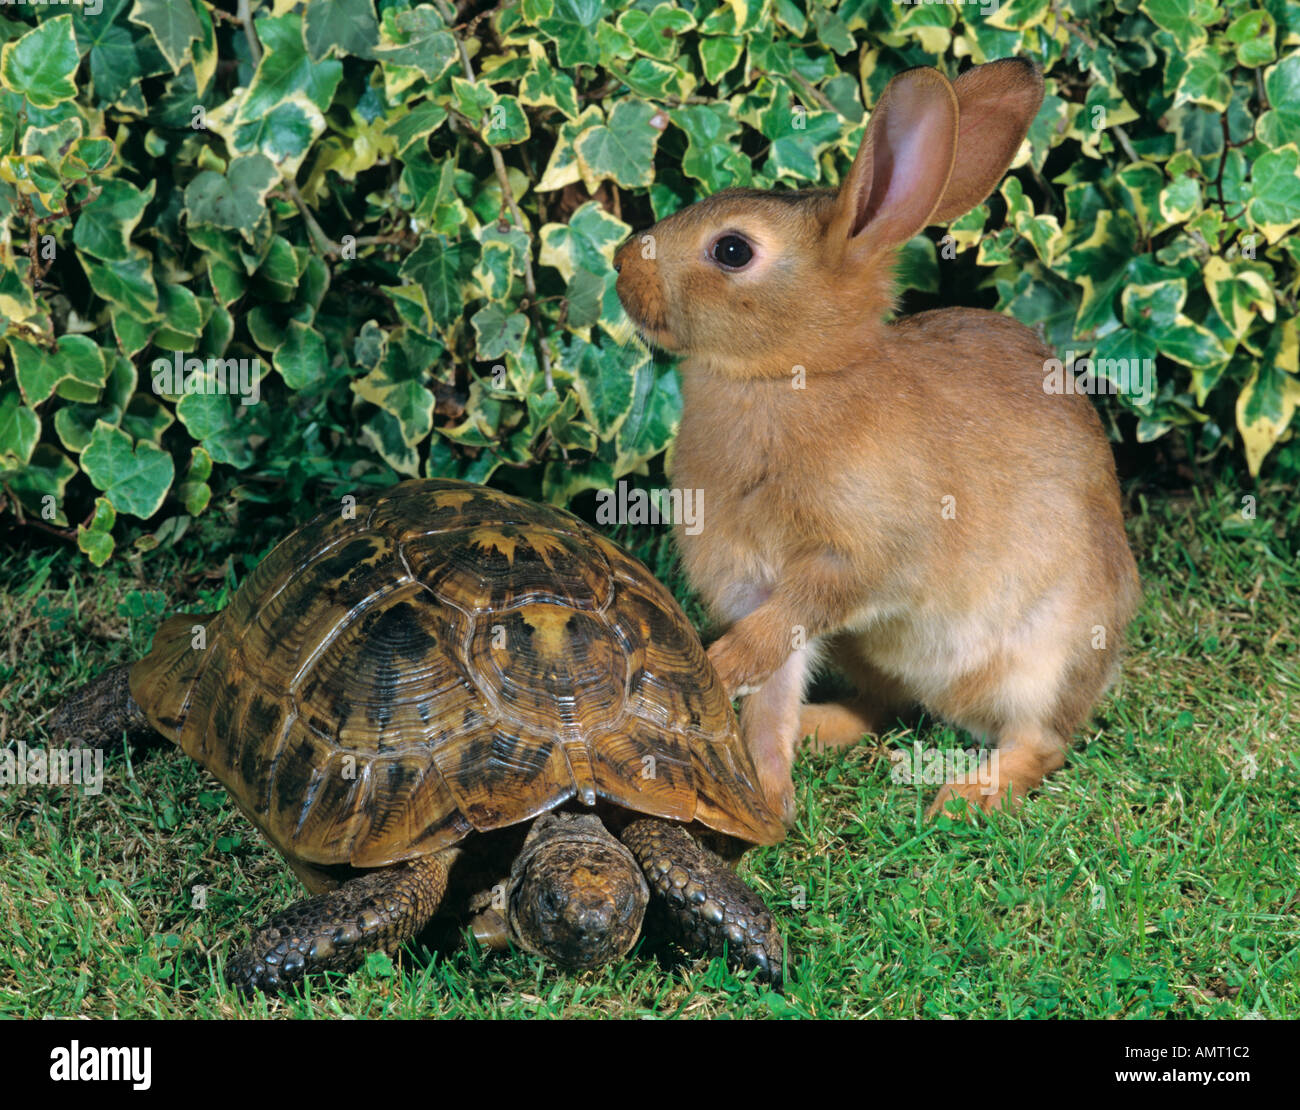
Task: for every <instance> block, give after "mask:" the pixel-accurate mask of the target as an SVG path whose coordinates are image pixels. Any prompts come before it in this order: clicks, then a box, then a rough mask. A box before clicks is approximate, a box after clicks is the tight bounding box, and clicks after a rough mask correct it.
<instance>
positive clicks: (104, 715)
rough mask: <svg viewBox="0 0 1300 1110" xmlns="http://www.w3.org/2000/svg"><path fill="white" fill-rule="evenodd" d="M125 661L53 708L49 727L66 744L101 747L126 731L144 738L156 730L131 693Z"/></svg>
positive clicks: (128, 664)
mask: <svg viewBox="0 0 1300 1110" xmlns="http://www.w3.org/2000/svg"><path fill="white" fill-rule="evenodd" d="M133 666H135V664H134V663H123V664H121V665H120V666H117V667H113V668H112V669H110V670H107V671H105V672H104V673H103V674H102V675H100V676H99V677H98V678H96V679H92V680H91V681H90V682H87V683H86V684H85V685H84V686H82V687H81V688H80V689H77V690H74V691H73V692H72V693H71V694H69V695H68V697H67V698H66V699H65V700H64V701H63V702H62V703H61V704H60V705H59V706H58V708H56V709H55V710H54V714H53V716H51V717H50V723H49V726H48V727H49V730H50V734H51V735H52V736H53V737H54V739H55V741H56V742H57V743H59V744H61V745H63V746H65V747H87V748H102V747H104V745H106V744H115V743H116V742H117V741H119V740H121V739H122V733H123V732H125V733H126V734H127V735H128V736H130V737H132V738H142V737H145V736H148V735H150V734H151V733H152V732H153V726H152V725H151V724H150V723H149V719H148V718H147V717H146V716H145V715H144V710H143V709H141V708H140V706H139V705H137V704H136V700H135V698H133V697H132V696H131V684H130V678H131V668H132V667H133Z"/></svg>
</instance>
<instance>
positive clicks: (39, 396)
mask: <svg viewBox="0 0 1300 1110" xmlns="http://www.w3.org/2000/svg"><path fill="white" fill-rule="evenodd" d="M9 346H10V349H11V351H12V352H13V359H14V369H15V371H16V376H17V378H18V388H19V389H21V390H22V392H23V397H24V398H25V399H26V401H27V404H29V405H39V404H40V403H41V402H42V401H44V400H46V399H48V398H49V397H51V396H52V395H53V394H54V393H55V392H56V391H57V392H58V393H59V395H60V396H64V397H68V398H69V399H71V400H74V401H93V400H95V399H96V398H97V397H98V396H99V391H100V390H101V389H102V388H103V386H104V382H105V381H106V380H107V379H108V365H107V363H106V362H105V361H104V352H103V351H102V350H101V349H100V348H99V346H98V345H97V344H96V343H95V341H94V340H92V339H90V338H89V337H88V336H85V335H61V336H59V339H58V343H57V345H56V349H55V351H54V353H53V354H51V353H50V352H49V351H46V350H45V349H44V348H43V347H37V346H34V345H33V344H31V343H27V342H25V341H24V340H21V339H14V338H11V339H10V340H9Z"/></svg>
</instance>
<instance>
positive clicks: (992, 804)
mask: <svg viewBox="0 0 1300 1110" xmlns="http://www.w3.org/2000/svg"><path fill="white" fill-rule="evenodd" d="M994 756H995V758H994V760H993V763H992V769H993V777H992V781H991V782H979V781H976V782H948V783H944V785H943V786H942V787H941V788H940V789H939V793H938V794H936V795H935V799H934V801H933V802H931V803H930V808H929V809H927V810H926V811H925V816H926V819H927V820H929V819H932V818H934V817H937V816H938V815H939V814H940V813H942V812H943V811H944V806H945V805H947V803H948V802H950V801H951V800H952V799H953V798H964V799H965V800H966V811H967V814H968V815H969V814H974V812H975V811H976V810H980V811H981V812H983V813H991V812H992V811H993V810H995V809H1006V810H1013V809H1016V808H1017V807H1018V806H1019V805H1020V803H1021V802H1022V801H1024V799H1025V795H1027V794H1028V793H1029V792H1030V791H1031V790H1033V789H1034V788H1035V787H1036V786H1038V785H1039V784H1040V783H1041V782H1042V781H1043V779H1044V778H1046V777H1047V776H1048V775H1050V774H1051V773H1052V772H1053V771H1055V770H1056V769H1057V768H1058V767H1060V766H1061V765H1062V764H1063V763H1064V762H1065V754H1064V750H1063V747H1062V746H1058V745H1054V744H1051V743H1050V742H1046V741H1043V742H1040V744H1038V745H1029V744H1026V745H1023V746H1017V747H1014V748H1001V747H999V748H996V749H994Z"/></svg>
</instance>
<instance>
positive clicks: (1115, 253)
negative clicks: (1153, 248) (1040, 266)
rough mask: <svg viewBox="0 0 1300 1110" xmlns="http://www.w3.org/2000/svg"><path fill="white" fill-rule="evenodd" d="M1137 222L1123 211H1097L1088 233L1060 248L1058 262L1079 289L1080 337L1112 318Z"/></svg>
mask: <svg viewBox="0 0 1300 1110" xmlns="http://www.w3.org/2000/svg"><path fill="white" fill-rule="evenodd" d="M1136 239H1137V224H1136V223H1135V222H1134V220H1133V217H1132V216H1131V215H1129V213H1128V212H1126V211H1124V210H1122V209H1121V210H1118V211H1104V212H1099V213H1098V214H1097V222H1096V224H1095V225H1094V227H1093V231H1092V234H1091V235H1089V236H1088V238H1086V239H1084V240H1083V241H1082V242H1079V243H1076V244H1074V245H1073V246H1070V247H1069V248H1067V249H1066V250H1064V251H1063V252H1062V254H1061V260H1060V262H1059V264H1058V266H1059V269H1060V270H1061V272H1062V273H1064V274H1065V276H1066V277H1069V278H1071V279H1073V280H1074V281H1075V282H1076V283H1077V284H1078V285H1079V286H1080V287H1081V288H1082V289H1083V300H1082V302H1081V303H1080V305H1079V317H1078V320H1077V322H1076V325H1075V327H1076V334H1077V335H1078V336H1084V335H1086V334H1087V333H1089V332H1094V331H1097V330H1099V329H1100V328H1102V326H1103V325H1105V324H1107V323H1108V322H1110V321H1113V320H1114V319H1115V309H1114V300H1115V293H1116V292H1117V291H1118V290H1119V289H1120V288H1121V287H1122V286H1123V284H1124V282H1125V280H1126V277H1125V268H1126V266H1127V265H1128V262H1129V259H1131V258H1132V257H1133V255H1134V254H1135V253H1136V249H1135V245H1136Z"/></svg>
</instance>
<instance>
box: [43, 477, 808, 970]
mask: <svg viewBox="0 0 1300 1110" xmlns="http://www.w3.org/2000/svg"><path fill="white" fill-rule="evenodd" d="M200 625H201V626H203V632H202V636H201V637H200V636H199V635H198V634H197V633H198V626H200ZM203 639H206V645H205V646H197V647H196V646H195V645H196V644H201V643H202V640H203ZM128 683H129V691H128V689H127V687H128ZM51 729H52V731H53V732H54V733H55V735H56V736H59V737H62V738H64V739H65V740H68V741H72V742H77V741H79V742H82V743H99V744H102V743H105V742H109V741H117V740H118V739H120V738H121V736H122V734H123V732H124V731H125V732H128V733H131V732H136V733H139V732H143V731H148V730H150V729H153V730H157V731H158V732H161V733H162V734H163V735H164V736H166V737H168V738H170V739H172V740H173V741H174V742H175V743H177V744H178V745H179V746H180V748H181V749H182V750H183V751H185V753H186V754H187V755H189V756H191V757H192V758H194V759H195V760H197V761H198V762H199V763H201V764H202V765H203V766H204V767H206V768H207V769H208V770H209V771H211V772H212V774H213V775H215V776H216V777H217V778H218V779H219V780H220V781H221V782H222V784H223V785H224V786H225V787H226V788H227V790H228V791H229V792H230V794H231V796H232V797H233V798H234V800H235V802H236V804H237V805H238V806H239V808H240V809H241V810H242V811H243V812H244V814H245V815H246V816H247V817H248V819H249V820H250V821H252V822H253V824H255V825H256V826H257V827H258V829H260V830H261V832H262V833H263V834H264V835H265V836H266V838H267V839H268V840H269V841H270V842H271V843H272V844H273V845H274V846H275V848H276V849H277V850H278V851H279V852H280V853H281V854H282V855H283V856H284V857H285V859H286V860H287V861H288V862H289V864H290V866H291V867H293V869H294V871H295V872H296V873H297V874H298V876H299V877H300V878H301V879H302V881H303V883H304V885H305V886H306V887H307V888H308V890H309V891H311V892H313V893H314V895H315V896H314V897H312V898H308V899H306V900H304V901H302V902H299V903H296V904H295V905H293V906H291V907H289V908H288V909H287V910H285V911H283V912H282V913H280V914H278V915H276V916H275V917H273V918H272V919H271V920H270V921H269V922H268V923H267V924H266V925H265V926H264V927H263V928H262V929H261V930H259V931H258V932H257V934H256V935H255V936H254V938H253V940H252V943H251V944H250V946H249V947H248V948H247V949H246V950H244V951H243V952H241V953H239V954H238V955H236V956H235V957H234V958H233V959H231V960H230V961H229V962H228V964H227V968H226V973H227V978H228V979H229V980H230V981H231V982H232V983H234V984H235V985H237V986H239V987H240V988H243V989H248V990H251V989H258V988H261V989H278V988H282V987H284V986H286V985H288V984H291V983H293V982H295V981H297V980H299V979H301V978H302V976H303V975H304V974H306V973H308V972H312V971H319V970H326V969H332V970H350V969H352V968H355V967H356V966H357V965H358V964H359V963H360V962H361V961H362V959H363V958H364V956H365V954H366V953H367V952H370V951H378V950H383V951H387V952H390V953H391V952H394V951H395V950H396V949H397V948H399V947H400V946H401V945H402V944H403V943H404V942H406V941H407V940H409V939H411V938H412V937H413V936H414V935H415V934H416V933H417V932H418V931H419V930H420V929H421V928H422V927H423V926H424V925H425V924H426V923H427V922H428V920H429V919H430V918H431V917H432V916H433V915H434V914H435V912H437V911H438V910H439V909H440V908H441V909H444V910H445V909H448V908H453V909H465V908H468V909H469V910H470V911H471V912H473V911H477V916H476V917H474V919H473V928H474V930H475V932H476V933H477V934H478V936H479V937H480V938H481V939H482V940H483V941H484V942H486V943H488V944H491V945H494V946H498V947H499V946H503V945H504V944H505V942H506V940H507V938H508V939H509V940H513V941H514V942H515V943H516V944H517V945H519V946H521V947H523V948H525V949H527V950H529V951H532V952H535V953H538V954H541V955H544V956H546V957H548V958H550V959H552V960H554V961H555V962H557V963H559V964H561V965H562V966H567V967H573V968H584V967H594V966H597V965H599V964H601V963H604V962H607V961H609V960H612V959H616V958H618V957H620V956H622V955H623V954H625V953H626V952H627V951H629V950H630V949H631V947H632V946H633V945H634V944H635V942H636V940H637V937H638V935H639V933H640V929H641V923H642V917H643V915H644V914H645V911H646V908H647V905H648V904H649V903H650V900H651V897H652V896H653V898H654V901H655V902H656V903H658V905H657V907H656V911H655V918H656V919H657V920H658V921H659V923H660V926H661V928H663V929H664V930H665V931H666V932H667V933H669V934H670V935H671V936H673V937H674V938H675V939H676V940H678V941H679V942H681V943H682V944H684V945H687V946H689V947H690V948H692V949H694V950H697V951H704V952H708V953H711V954H721V953H722V952H723V951H724V950H725V952H726V955H727V958H728V960H729V962H730V963H731V964H732V966H734V967H737V968H746V967H747V968H754V969H756V974H757V975H758V977H759V978H762V979H765V980H768V981H770V982H772V983H773V984H775V985H776V986H777V987H778V988H779V986H780V982H781V964H782V952H783V948H782V943H781V939H780V936H779V934H778V933H777V931H776V928H775V925H774V923H773V920H772V916H771V913H770V912H769V911H768V909H767V907H766V906H765V905H764V904H763V902H762V900H761V899H760V898H759V897H758V895H757V894H755V893H754V892H753V891H752V890H750V889H749V887H747V886H746V885H745V884H744V883H743V882H742V881H741V880H740V879H739V878H738V877H737V876H736V875H735V873H734V872H733V871H732V869H731V867H730V866H729V865H728V863H727V862H725V861H724V859H723V858H722V856H726V857H727V858H728V859H730V860H733V861H734V859H736V858H738V857H739V855H740V853H741V852H742V851H743V850H744V848H745V847H746V846H748V845H750V844H774V843H776V842H777V841H778V840H780V839H781V837H782V836H783V835H784V827H783V825H782V822H781V820H780V817H779V815H777V814H776V813H775V812H774V811H773V810H772V809H771V808H770V807H769V806H768V804H767V803H766V801H765V800H764V798H763V795H762V793H761V792H760V790H759V789H758V787H757V785H756V784H757V776H756V774H755V771H754V767H753V764H752V763H751V761H750V758H749V755H748V753H747V752H746V750H745V748H744V746H743V744H742V742H741V740H740V735H739V731H738V729H737V727H736V721H735V716H734V714H733V712H732V709H731V705H730V703H729V702H728V700H727V698H726V695H725V693H724V691H723V689H722V686H721V684H720V682H719V681H718V679H717V677H716V675H715V673H714V671H713V668H712V667H711V666H710V665H709V663H708V660H707V657H706V655H705V653H704V650H703V648H702V646H701V644H700V641H699V638H698V637H697V636H696V634H695V631H694V629H693V628H692V627H691V625H690V623H689V621H688V620H687V618H686V616H685V614H684V613H683V612H682V610H681V608H680V607H679V606H678V605H677V603H676V601H675V600H674V599H673V597H672V595H671V594H670V593H669V592H668V591H667V590H666V589H665V588H664V587H663V586H662V585H661V584H660V583H659V582H658V581H656V580H655V578H654V577H653V576H652V575H651V574H650V572H649V571H648V570H647V569H646V568H645V567H644V566H643V565H642V564H641V563H639V562H638V561H637V560H636V559H634V558H632V557H631V556H630V555H628V554H627V553H625V552H624V551H622V550H620V549H619V548H618V547H617V546H615V545H614V544H612V543H611V542H609V541H608V540H606V539H605V538H604V537H603V536H601V535H599V534H598V533H597V532H595V531H594V530H593V529H591V528H589V527H588V526H587V525H586V524H584V523H583V522H581V521H580V520H578V519H577V518H575V517H573V516H571V515H570V514H568V513H565V512H561V511H559V510H556V509H552V508H549V507H546V506H542V505H536V504H532V503H530V502H527V501H523V500H521V499H519V498H515V497H511V496H509V495H506V494H502V493H500V492H497V491H494V490H490V489H487V488H484V487H481V486H474V485H469V484H466V483H462V482H453V481H445V480H432V479H430V480H416V481H409V482H404V483H402V484H401V485H398V486H394V487H392V488H391V489H389V490H387V491H385V492H384V493H383V494H381V495H378V496H376V497H373V498H371V499H369V501H368V502H366V503H362V504H358V505H357V506H356V507H355V512H354V513H353V514H352V515H351V516H350V517H347V516H346V515H345V514H344V513H341V512H338V511H335V512H333V513H326V514H322V515H321V516H319V517H317V518H316V519H315V520H314V521H312V522H311V523H309V524H308V525H306V526H304V527H303V528H301V529H299V530H298V531H297V532H295V533H293V534H292V535H291V536H289V537H288V539H286V540H285V541H284V542H283V543H281V544H280V545H279V546H278V547H276V548H275V549H274V550H273V551H272V552H271V553H270V554H269V555H268V556H267V557H266V558H265V559H264V560H263V561H262V563H261V564H260V565H259V566H258V567H257V568H256V569H255V570H254V571H253V573H252V574H251V575H250V576H249V578H248V579H247V581H245V582H244V584H243V585H242V586H241V587H240V588H239V590H238V591H237V592H236V594H235V596H234V597H233V599H232V600H231V602H230V604H229V606H228V607H227V608H226V609H225V610H223V611H222V612H221V613H218V614H216V615H215V616H206V617H192V616H182V617H174V618H172V619H171V620H170V621H168V622H166V623H164V624H163V625H162V626H161V628H160V629H159V631H158V633H157V635H156V637H155V640H154V646H153V650H152V651H151V652H150V653H149V655H147V656H146V657H145V658H144V659H142V660H140V661H139V662H138V663H136V664H134V665H130V666H127V667H120V668H117V669H116V670H114V671H110V672H108V673H107V674H105V675H103V676H101V677H100V678H99V679H97V680H96V681H95V682H92V683H91V684H89V685H88V686H86V687H84V688H83V689H82V690H81V691H80V692H78V693H77V694H74V695H73V696H72V698H70V699H69V700H68V701H67V702H66V703H65V704H64V705H63V706H61V707H60V709H59V710H58V711H56V714H55V717H54V720H53V722H52V725H51ZM706 842H708V843H711V844H712V845H713V847H714V848H716V849H717V852H720V853H721V855H719V854H716V853H715V851H711V850H710V848H709V847H706V846H705V843H706ZM494 880H498V881H496V882H494ZM489 888H490V889H491V893H490V894H489Z"/></svg>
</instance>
